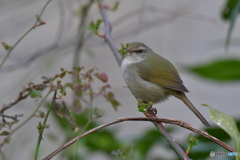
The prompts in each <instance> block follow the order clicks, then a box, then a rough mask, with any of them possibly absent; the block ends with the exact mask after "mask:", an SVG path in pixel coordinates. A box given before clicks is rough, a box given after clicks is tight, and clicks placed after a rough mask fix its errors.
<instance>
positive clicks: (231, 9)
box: [221, 0, 240, 20]
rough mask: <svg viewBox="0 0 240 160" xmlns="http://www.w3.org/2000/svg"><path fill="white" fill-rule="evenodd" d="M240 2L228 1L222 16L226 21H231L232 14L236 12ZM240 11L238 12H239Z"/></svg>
mask: <svg viewBox="0 0 240 160" xmlns="http://www.w3.org/2000/svg"><path fill="white" fill-rule="evenodd" d="M238 3H239V0H227V1H226V4H225V6H224V8H223V10H222V13H221V16H222V18H223V19H224V20H230V18H231V15H232V12H235V11H234V9H236V6H237V5H238ZM239 11H240V10H238V12H239Z"/></svg>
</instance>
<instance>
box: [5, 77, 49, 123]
mask: <svg viewBox="0 0 240 160" xmlns="http://www.w3.org/2000/svg"><path fill="white" fill-rule="evenodd" d="M46 83H48V81H44V82H43V83H41V84H36V85H35V84H33V83H29V85H28V88H24V89H23V90H22V91H21V92H20V93H19V94H18V97H17V99H16V100H15V101H13V102H11V103H9V104H8V105H6V104H5V105H4V106H3V107H2V108H1V109H0V114H3V113H4V111H5V110H7V109H9V108H11V107H12V106H14V105H15V104H17V103H18V102H20V101H21V100H23V99H26V98H27V97H28V96H29V94H30V91H31V90H32V89H35V90H38V91H42V90H43V89H44V88H45V87H46ZM3 121H4V120H3Z"/></svg>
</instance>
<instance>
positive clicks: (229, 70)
mask: <svg viewBox="0 0 240 160" xmlns="http://www.w3.org/2000/svg"><path fill="white" fill-rule="evenodd" d="M187 69H188V70H189V71H191V72H194V73H196V74H198V75H200V76H202V77H205V78H209V79H213V80H216V81H231V80H240V60H238V59H224V60H217V61H215V62H211V63H208V64H204V65H199V66H193V67H188V68H187Z"/></svg>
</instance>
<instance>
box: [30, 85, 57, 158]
mask: <svg viewBox="0 0 240 160" xmlns="http://www.w3.org/2000/svg"><path fill="white" fill-rule="evenodd" d="M56 95H57V90H55V92H54V95H53V98H52V103H51V104H50V106H49V108H48V112H47V114H46V116H45V118H44V121H43V124H42V126H41V127H42V129H39V131H38V132H39V136H38V141H37V146H36V151H35V156H34V160H37V158H38V153H39V149H40V144H41V141H42V139H43V138H42V137H43V132H44V129H45V126H46V124H47V119H48V116H49V114H50V112H51V110H52V108H53V106H54V104H55V99H56Z"/></svg>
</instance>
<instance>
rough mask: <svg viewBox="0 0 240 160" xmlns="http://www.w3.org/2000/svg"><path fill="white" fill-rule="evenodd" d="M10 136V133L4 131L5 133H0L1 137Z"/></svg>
mask: <svg viewBox="0 0 240 160" xmlns="http://www.w3.org/2000/svg"><path fill="white" fill-rule="evenodd" d="M9 134H10V132H8V131H3V132H1V133H0V136H7V135H9Z"/></svg>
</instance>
